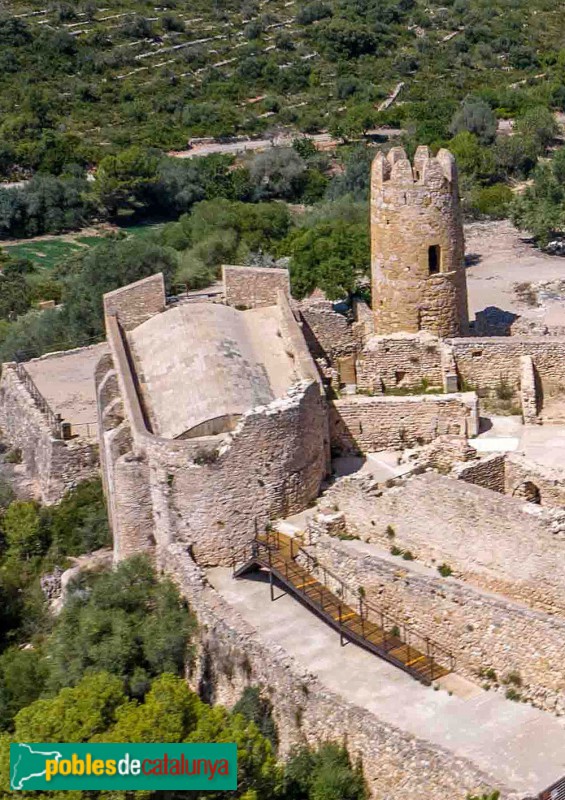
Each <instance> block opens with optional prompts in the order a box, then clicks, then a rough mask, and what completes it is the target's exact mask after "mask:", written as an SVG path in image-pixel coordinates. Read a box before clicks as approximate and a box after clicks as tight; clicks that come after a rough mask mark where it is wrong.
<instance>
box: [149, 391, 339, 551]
mask: <svg viewBox="0 0 565 800" xmlns="http://www.w3.org/2000/svg"><path fill="white" fill-rule="evenodd" d="M174 444H175V443H171V445H170V446H169V445H168V444H167V443H162V442H160V441H155V442H154V443H153V444H152V443H149V445H148V447H147V450H146V457H147V462H148V465H149V470H150V482H151V492H152V503H153V508H154V516H155V538H156V540H157V542H158V543H159V544H160V545H164V544H165V543H166V542H168V541H172V540H174V541H182V542H184V543H185V544H186V546H187V547H188V546H190V547H191V548H192V552H193V553H194V557H195V559H196V560H197V562H198V563H199V564H201V565H210V566H212V565H217V564H223V565H225V566H228V565H230V564H231V563H232V558H233V555H234V552H239V551H240V550H241V549H242V548H243V547H244V546H245V545H246V544H249V543H250V542H251V540H252V539H253V537H254V535H255V534H256V533H257V531H262V530H264V529H265V526H266V524H267V523H268V522H269V521H270V520H272V519H277V518H278V517H286V516H289V515H291V514H294V513H297V512H299V511H302V510H303V509H304V508H306V507H307V506H308V505H309V504H310V502H311V501H312V500H313V499H314V498H315V497H317V495H318V492H319V488H320V484H321V482H322V480H323V479H324V477H325V475H326V472H327V453H328V433H327V416H326V408H325V400H324V399H323V397H322V396H321V394H320V387H319V385H318V384H317V383H310V384H298V385H297V386H296V387H294V388H293V389H291V390H290V391H289V392H288V395H287V397H286V398H283V399H281V400H276V401H274V402H273V403H271V404H270V405H269V406H268V407H267V408H265V409H255V410H253V411H250V412H248V413H247V414H244V415H243V417H242V420H241V421H240V423H239V424H238V427H237V428H236V430H235V431H234V432H233V433H232V434H230V435H229V437H228V439H227V441H226V442H225V444H223V445H222V446H221V447H220V448H219V450H218V451H216V452H213V453H212V454H211V455H210V456H205V455H202V456H199V455H198V453H196V454H195V455H193V456H192V459H190V460H189V459H187V453H186V451H185V450H182V449H179V450H175V449H174Z"/></svg>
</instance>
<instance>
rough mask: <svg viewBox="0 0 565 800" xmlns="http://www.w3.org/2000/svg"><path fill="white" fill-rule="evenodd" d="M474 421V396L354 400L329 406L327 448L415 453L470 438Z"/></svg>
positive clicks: (346, 450) (353, 398)
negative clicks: (445, 438) (443, 439)
mask: <svg viewBox="0 0 565 800" xmlns="http://www.w3.org/2000/svg"><path fill="white" fill-rule="evenodd" d="M477 420H478V409H477V397H476V395H475V394H473V393H468V394H458V395H421V396H407V397H395V396H391V397H365V396H363V395H354V396H351V397H343V398H341V399H339V400H334V401H332V403H331V405H330V435H331V443H332V447H333V448H334V449H335V450H338V451H339V452H341V453H356V452H372V451H373V452H374V451H376V450H385V449H387V448H400V447H414V446H416V445H424V444H428V443H429V442H431V441H433V439H435V438H436V437H437V436H442V435H446V434H452V435H456V436H474V435H475V434H476V432H477V431H476V424H477Z"/></svg>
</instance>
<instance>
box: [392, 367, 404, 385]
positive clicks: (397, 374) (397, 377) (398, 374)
mask: <svg viewBox="0 0 565 800" xmlns="http://www.w3.org/2000/svg"><path fill="white" fill-rule="evenodd" d="M394 377H395V380H396V385H397V386H400V384H401V383H402V381H403V380H404V378H405V377H406V373H405V372H400V371H398V372H395V373H394Z"/></svg>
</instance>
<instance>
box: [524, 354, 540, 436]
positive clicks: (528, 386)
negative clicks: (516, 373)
mask: <svg viewBox="0 0 565 800" xmlns="http://www.w3.org/2000/svg"><path fill="white" fill-rule="evenodd" d="M520 367H521V370H520V372H521V374H520V400H521V403H522V416H523V418H524V423H525V424H526V425H535V424H537V423H538V422H539V419H538V410H539V403H538V396H537V385H536V372H535V367H534V362H533V361H532V357H531V356H521V357H520Z"/></svg>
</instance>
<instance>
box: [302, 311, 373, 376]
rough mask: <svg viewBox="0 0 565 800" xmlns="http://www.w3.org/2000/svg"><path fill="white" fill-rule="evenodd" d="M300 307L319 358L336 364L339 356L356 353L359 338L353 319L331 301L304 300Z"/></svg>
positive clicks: (312, 348)
mask: <svg viewBox="0 0 565 800" xmlns="http://www.w3.org/2000/svg"><path fill="white" fill-rule="evenodd" d="M297 309H298V313H299V316H300V318H301V320H302V322H303V332H304V336H305V338H306V341H307V343H308V346H309V348H310V351H311V353H312V354H313V356H314V357H315V358H326V359H328V361H329V362H330V363H332V364H334V363H335V362H336V360H337V359H338V358H340V357H343V356H348V355H353V354H355V353H356V351H357V349H358V346H359V341H358V336H357V334H356V329H355V328H354V323H353V320H352V319H351V318H349V317H347V316H346V315H345V314H340V313H339V312H338V311H335V309H334V305H333V303H330V302H329V300H317V301H316V302H312V301H311V300H304V301H303V302H302V303H299V304H297Z"/></svg>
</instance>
